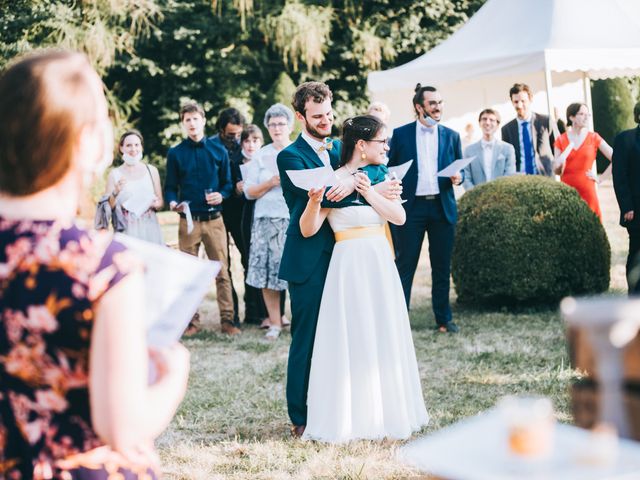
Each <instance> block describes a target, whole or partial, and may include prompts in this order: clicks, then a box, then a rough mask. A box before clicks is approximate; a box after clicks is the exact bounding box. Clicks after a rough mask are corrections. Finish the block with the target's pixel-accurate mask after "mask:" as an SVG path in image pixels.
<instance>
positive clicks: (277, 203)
mask: <svg viewBox="0 0 640 480" xmlns="http://www.w3.org/2000/svg"><path fill="white" fill-rule="evenodd" d="M264 125H265V126H266V127H267V130H268V131H269V136H270V137H271V140H273V143H270V144H269V145H266V146H264V147H262V148H261V149H260V150H259V151H258V152H257V153H256V154H255V155H254V156H253V160H252V161H251V163H250V164H249V169H248V172H247V178H246V179H245V185H244V194H245V196H246V197H247V198H248V199H250V200H254V199H255V200H256V203H255V207H254V213H253V226H252V228H251V244H250V247H249V269H248V272H247V279H246V282H247V284H249V285H251V286H252V287H255V288H261V289H262V295H263V297H264V303H265V305H266V307H267V312H268V314H269V324H270V326H269V330H268V331H267V333H266V335H265V338H266V339H267V340H276V339H277V338H278V336H279V335H280V331H281V330H282V314H283V313H284V312H282V311H281V310H280V292H281V291H283V290H286V289H287V282H286V281H284V280H281V279H279V278H278V270H279V269H280V259H281V258H282V249H283V247H284V240H285V231H286V230H287V226H288V224H289V209H288V208H287V204H286V203H285V201H284V196H283V195H282V187H281V186H280V176H279V174H278V168H277V164H276V157H277V156H278V153H280V151H281V150H282V149H283V148H286V147H287V146H288V145H289V144H290V143H291V138H290V137H291V132H292V127H293V112H292V111H291V109H290V108H287V107H286V106H284V105H282V104H281V103H276V104H275V105H272V106H271V107H269V109H268V110H267V112H266V113H265V116H264Z"/></svg>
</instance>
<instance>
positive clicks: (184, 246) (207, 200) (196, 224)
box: [165, 102, 240, 335]
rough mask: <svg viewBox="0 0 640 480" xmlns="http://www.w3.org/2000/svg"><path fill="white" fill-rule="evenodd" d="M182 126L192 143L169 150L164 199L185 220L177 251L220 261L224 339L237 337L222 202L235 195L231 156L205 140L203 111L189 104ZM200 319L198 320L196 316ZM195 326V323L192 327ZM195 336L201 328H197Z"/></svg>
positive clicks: (218, 289) (218, 282)
mask: <svg viewBox="0 0 640 480" xmlns="http://www.w3.org/2000/svg"><path fill="white" fill-rule="evenodd" d="M180 121H181V122H182V126H183V128H184V129H185V131H186V133H187V138H185V139H184V140H183V141H182V142H180V143H179V144H178V145H175V146H174V147H171V148H170V149H169V153H168V154H167V177H166V181H165V198H166V200H167V203H168V204H169V208H170V209H171V210H173V211H175V212H178V213H179V214H180V226H179V228H178V245H179V247H180V250H182V251H183V252H186V253H189V254H191V255H197V254H198V249H199V248H200V244H203V245H204V249H205V252H206V253H207V256H208V257H209V258H210V259H211V260H217V261H219V262H220V263H221V264H222V265H221V267H222V268H221V269H220V273H219V274H218V276H217V277H216V293H217V298H218V308H219V309H220V324H221V328H222V333H227V334H229V335H237V334H238V333H240V330H239V329H238V328H236V327H235V326H234V324H233V300H232V298H231V281H230V279H229V272H228V268H227V267H228V261H229V259H228V253H227V252H228V249H227V231H226V229H225V227H224V222H223V220H222V215H221V213H222V201H223V200H224V199H225V198H228V197H229V195H230V194H231V191H232V189H233V186H232V182H231V170H230V168H229V155H228V154H227V151H226V149H225V148H224V147H223V146H222V145H220V144H219V143H218V142H214V141H212V140H210V139H208V138H206V137H205V135H204V127H205V124H206V119H205V115H204V109H203V108H202V107H201V106H200V105H199V104H197V103H195V102H190V103H187V104H186V105H184V106H183V107H182V108H181V109H180ZM185 203H188V205H189V209H190V211H191V216H192V218H193V230H192V231H191V232H189V231H188V229H187V220H186V216H185V213H184V204H185ZM196 315H197V314H196ZM192 322H193V321H192ZM191 327H192V328H191V330H193V329H194V328H193V327H195V328H197V325H192V326H191Z"/></svg>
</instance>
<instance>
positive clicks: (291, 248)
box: [278, 82, 354, 437]
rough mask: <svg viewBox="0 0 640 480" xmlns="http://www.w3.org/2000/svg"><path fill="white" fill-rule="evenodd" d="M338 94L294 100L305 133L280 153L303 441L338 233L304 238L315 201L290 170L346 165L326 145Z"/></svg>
mask: <svg viewBox="0 0 640 480" xmlns="http://www.w3.org/2000/svg"><path fill="white" fill-rule="evenodd" d="M332 98H333V94H332V93H331V90H329V87H328V86H327V85H325V84H324V83H320V82H306V83H303V84H302V85H300V86H299V87H298V88H297V89H296V92H295V93H294V95H293V102H292V106H293V109H294V111H295V115H296V118H297V119H298V121H299V122H300V123H301V124H302V133H301V134H300V135H299V136H298V138H297V139H296V140H295V141H294V142H293V143H292V144H291V145H289V146H288V147H287V148H285V149H284V150H282V151H281V152H280V153H279V154H278V170H279V172H280V183H281V185H282V191H283V194H284V198H285V200H286V202H287V206H288V207H289V213H290V216H291V218H290V223H289V228H288V229H287V239H286V241H285V244H284V250H283V252H282V259H281V261H280V272H279V276H280V278H282V279H283V280H287V282H289V294H290V296H291V347H290V348H289V365H288V367H287V405H288V409H289V417H290V418H291V422H292V423H293V426H292V428H291V433H292V434H293V435H294V436H295V437H299V436H300V435H302V433H303V432H304V427H305V425H306V423H307V387H308V385H309V369H310V367H311V354H312V353H313V340H314V337H315V333H316V323H317V320H318V312H319V310H320V301H321V299H322V289H323V288H324V280H325V277H326V275H327V269H328V267H329V260H330V259H331V252H332V251H333V244H334V238H333V231H332V230H331V228H330V227H329V225H328V223H327V222H325V223H324V224H323V225H322V227H321V228H320V230H319V231H318V233H316V234H315V235H313V236H312V237H309V238H304V237H303V236H302V234H301V233H300V216H301V215H302V212H303V211H304V209H305V208H306V206H307V200H308V199H309V197H308V194H307V191H306V190H303V189H300V188H297V187H295V186H294V185H293V183H291V180H290V179H289V176H288V175H287V173H286V171H287V170H304V169H309V168H318V167H323V166H325V165H328V166H331V167H332V168H333V169H336V168H337V167H338V164H339V161H340V148H341V144H340V141H338V140H336V141H333V142H331V143H329V142H327V141H325V139H327V138H328V137H329V135H331V127H332V126H333V109H332V107H331V100H332ZM353 190H354V185H353V179H352V178H349V179H347V181H346V182H343V183H339V184H337V185H335V186H334V187H332V188H331V189H330V190H329V191H328V192H327V194H326V197H325V198H326V200H325V201H323V202H322V206H323V207H331V206H333V207H336V206H339V204H338V203H335V202H340V201H341V200H343V199H344V198H345V197H347V196H348V195H349V194H351V193H353Z"/></svg>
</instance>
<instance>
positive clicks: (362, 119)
mask: <svg viewBox="0 0 640 480" xmlns="http://www.w3.org/2000/svg"><path fill="white" fill-rule="evenodd" d="M383 128H384V123H382V120H380V119H379V118H378V117H374V116H373V115H360V116H358V117H353V118H349V119H347V120H346V121H345V122H344V123H343V124H342V154H341V155H340V166H342V165H344V164H346V163H347V162H348V161H349V160H351V156H352V155H353V151H354V150H355V149H356V143H357V142H358V140H372V139H373V138H375V136H376V135H377V134H378V133H379V132H380V130H382V129H383Z"/></svg>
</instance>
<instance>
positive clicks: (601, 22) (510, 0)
mask: <svg viewBox="0 0 640 480" xmlns="http://www.w3.org/2000/svg"><path fill="white" fill-rule="evenodd" d="M639 74H640V0H488V1H487V3H486V4H485V5H484V6H483V7H482V8H480V10H478V12H477V13H476V14H475V15H474V16H473V17H472V18H471V19H470V20H469V21H468V22H467V23H466V24H465V25H463V26H462V27H461V28H460V29H459V30H458V31H457V32H455V33H454V34H453V35H451V37H449V38H448V39H447V40H445V41H444V42H442V43H441V44H440V45H438V46H436V47H435V48H433V49H432V50H430V51H429V52H427V53H425V54H424V55H422V56H421V57H419V58H417V59H415V60H413V61H411V62H409V63H407V64H405V65H401V66H399V67H396V68H393V69H390V70H386V71H380V72H372V73H371V74H370V75H369V78H368V88H369V91H370V94H371V97H372V99H373V100H379V101H382V102H384V103H386V104H387V105H389V107H390V108H391V111H392V117H391V121H390V123H391V125H392V126H398V125H400V124H402V123H405V122H407V121H411V120H412V119H413V110H412V106H411V98H412V96H413V90H414V88H415V85H416V83H418V82H419V83H422V84H423V85H434V86H436V87H438V88H439V90H440V91H441V92H442V95H443V98H444V99H445V109H444V123H446V124H447V125H449V126H451V127H452V128H455V129H457V130H459V131H461V130H462V129H463V127H464V126H465V125H466V124H467V123H471V124H472V125H474V126H476V127H477V115H478V113H479V112H480V110H482V109H483V108H486V107H493V108H496V109H497V110H498V111H500V113H501V114H502V117H503V122H504V121H506V120H509V119H510V118H513V117H514V116H515V114H514V111H513V108H512V107H511V104H510V102H509V93H508V92H509V88H510V87H511V85H512V84H513V83H516V82H523V83H527V84H529V85H530V86H531V88H532V89H533V90H534V91H535V92H538V93H537V94H536V95H535V97H534V102H533V108H534V110H536V111H538V112H541V113H546V112H548V111H549V110H551V109H552V107H555V108H557V110H558V112H559V113H560V116H562V117H563V116H564V110H565V108H566V106H567V105H568V104H569V103H571V102H574V101H586V102H587V103H588V104H590V101H591V99H590V93H589V88H586V87H588V81H589V79H590V78H591V79H601V78H611V77H617V76H628V75H639ZM547 91H550V92H551V95H550V96H549V97H548V96H547V94H546V92H547Z"/></svg>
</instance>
